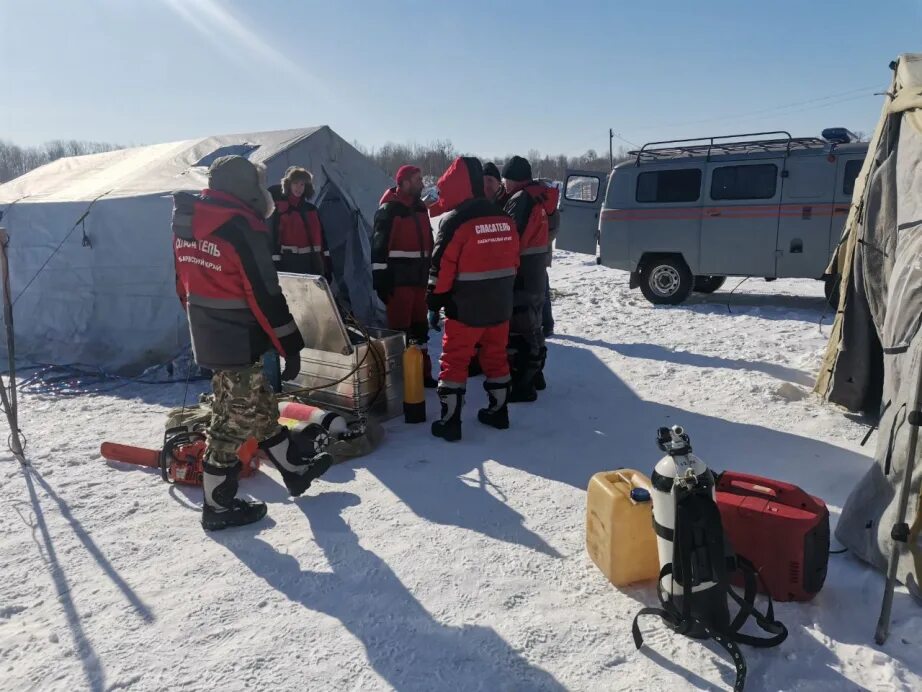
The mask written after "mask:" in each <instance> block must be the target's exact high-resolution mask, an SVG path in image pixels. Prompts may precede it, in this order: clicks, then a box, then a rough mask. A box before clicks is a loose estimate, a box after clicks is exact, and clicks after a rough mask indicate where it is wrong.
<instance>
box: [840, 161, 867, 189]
mask: <svg viewBox="0 0 922 692" xmlns="http://www.w3.org/2000/svg"><path fill="white" fill-rule="evenodd" d="M863 163H864V159H855V160H854V161H846V162H845V180H843V181H842V194H845V195H850V194H852V193H853V192H854V191H855V180H857V179H858V174H859V173H860V172H861V164H863Z"/></svg>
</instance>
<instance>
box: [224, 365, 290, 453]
mask: <svg viewBox="0 0 922 692" xmlns="http://www.w3.org/2000/svg"><path fill="white" fill-rule="evenodd" d="M211 389H212V391H213V392H214V401H213V402H212V405H211V422H210V423H209V426H208V452H207V458H208V460H209V461H210V462H211V463H213V464H215V465H216V466H229V465H233V464H235V463H237V450H239V449H240V446H241V445H242V444H243V443H244V442H246V441H247V440H248V439H249V438H251V437H254V438H256V439H257V440H265V439H267V438H269V437H271V436H272V435H274V434H277V433H278V432H279V431H280V430H281V427H280V426H279V422H278V404H277V403H276V399H275V394H274V393H273V391H272V389H271V387H270V385H269V381H268V379H267V377H266V374H265V373H264V372H263V370H262V361H260V362H259V363H257V364H255V365H252V366H250V367H249V368H247V369H245V370H219V371H218V372H216V373H215V374H214V376H213V377H212V378H211Z"/></svg>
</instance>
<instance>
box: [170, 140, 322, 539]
mask: <svg viewBox="0 0 922 692" xmlns="http://www.w3.org/2000/svg"><path fill="white" fill-rule="evenodd" d="M173 204H174V206H173V224H172V226H173V236H174V237H173V250H174V259H175V263H176V292H177V294H178V295H179V300H180V302H181V303H182V305H183V308H184V309H185V311H186V315H187V317H188V319H189V332H190V335H191V338H192V352H193V354H194V356H195V362H196V363H198V364H199V365H200V366H201V367H204V368H208V369H210V370H213V371H214V376H213V378H212V390H213V392H214V400H213V402H212V416H211V423H210V424H209V428H208V431H207V432H208V436H207V443H206V445H207V446H206V450H205V456H204V459H203V461H204V464H203V466H204V475H203V479H202V485H203V491H204V503H203V506H202V525H203V526H204V527H205V528H206V529H208V530H214V529H222V528H225V527H227V526H239V525H241V524H248V523H251V522H254V521H258V520H259V519H261V518H262V517H263V516H265V514H266V506H265V504H263V503H260V502H252V501H247V500H243V499H241V498H237V497H236V494H237V487H238V486H237V479H238V477H239V474H240V459H239V458H238V454H239V452H240V450H241V448H242V446H243V444H244V442H246V441H247V440H248V439H249V438H255V439H256V440H257V442H259V447H260V449H261V450H262V452H263V454H264V455H265V456H266V457H267V459H268V460H269V461H270V462H271V463H273V464H274V465H275V466H276V467H277V468H278V469H279V471H280V472H281V474H282V479H283V480H284V481H285V485H286V486H287V487H288V489H289V491H290V492H291V494H292V495H300V494H301V493H303V492H304V491H305V490H306V489H307V487H308V486H309V485H310V482H311V481H312V480H313V479H314V478H317V477H318V476H320V475H321V474H322V473H323V472H325V471H326V470H327V469H328V468H329V461H330V459H327V458H325V457H322V455H318V456H317V457H311V456H308V455H307V453H306V452H302V451H301V449H300V447H299V446H298V445H297V444H289V441H290V434H289V432H288V429H287V428H283V427H281V426H280V425H279V423H278V406H277V404H276V400H275V397H274V396H273V394H272V391H271V389H270V388H269V384H268V382H267V380H266V376H265V373H264V372H263V370H262V364H261V357H262V355H263V353H265V352H266V351H267V350H268V349H269V348H271V347H274V348H275V349H276V350H277V351H278V352H279V353H280V354H282V355H283V356H284V357H285V371H284V373H283V377H284V378H285V379H288V380H290V379H293V378H294V377H295V376H297V374H298V371H299V369H300V362H301V359H300V351H301V349H302V348H303V347H304V341H303V339H302V337H301V332H300V331H299V329H298V326H297V324H295V321H294V318H293V317H292V315H291V313H290V312H289V310H288V303H287V302H286V300H285V296H284V295H283V294H282V290H281V288H280V286H279V281H278V274H277V273H276V270H275V267H274V266H273V265H272V254H271V249H270V238H269V229H268V226H267V225H266V217H267V216H269V213H270V212H271V210H272V206H273V205H272V198H271V196H270V195H269V193H268V191H267V190H266V189H265V188H264V186H263V181H262V175H261V173H260V171H259V169H257V168H256V166H254V165H253V164H252V163H251V162H250V161H249V160H247V159H246V158H244V157H242V156H222V157H221V158H218V159H216V160H215V161H214V163H212V164H211V167H210V168H209V169H208V188H207V189H205V190H203V191H202V192H201V193H200V194H198V195H195V194H191V193H188V192H177V193H176V194H175V195H174V196H173Z"/></svg>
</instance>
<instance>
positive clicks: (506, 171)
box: [503, 156, 531, 183]
mask: <svg viewBox="0 0 922 692" xmlns="http://www.w3.org/2000/svg"><path fill="white" fill-rule="evenodd" d="M503 178H505V179H506V180H513V181H515V182H517V183H524V182H527V181H529V180H531V164H530V163H528V161H527V160H525V159H523V158H522V157H521V156H513V157H512V158H511V159H509V161H507V162H506V165H505V166H503Z"/></svg>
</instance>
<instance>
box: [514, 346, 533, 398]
mask: <svg viewBox="0 0 922 692" xmlns="http://www.w3.org/2000/svg"><path fill="white" fill-rule="evenodd" d="M539 364H540V362H539V360H538V359H537V358H536V357H533V356H531V355H529V354H528V353H527V352H525V353H523V352H521V351H520V352H518V353H516V354H515V356H514V357H513V359H512V369H511V373H512V391H510V392H509V403H512V404H518V403H530V402H532V401H537V400H538V391H537V390H536V389H535V375H536V374H537V372H538V366H539Z"/></svg>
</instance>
